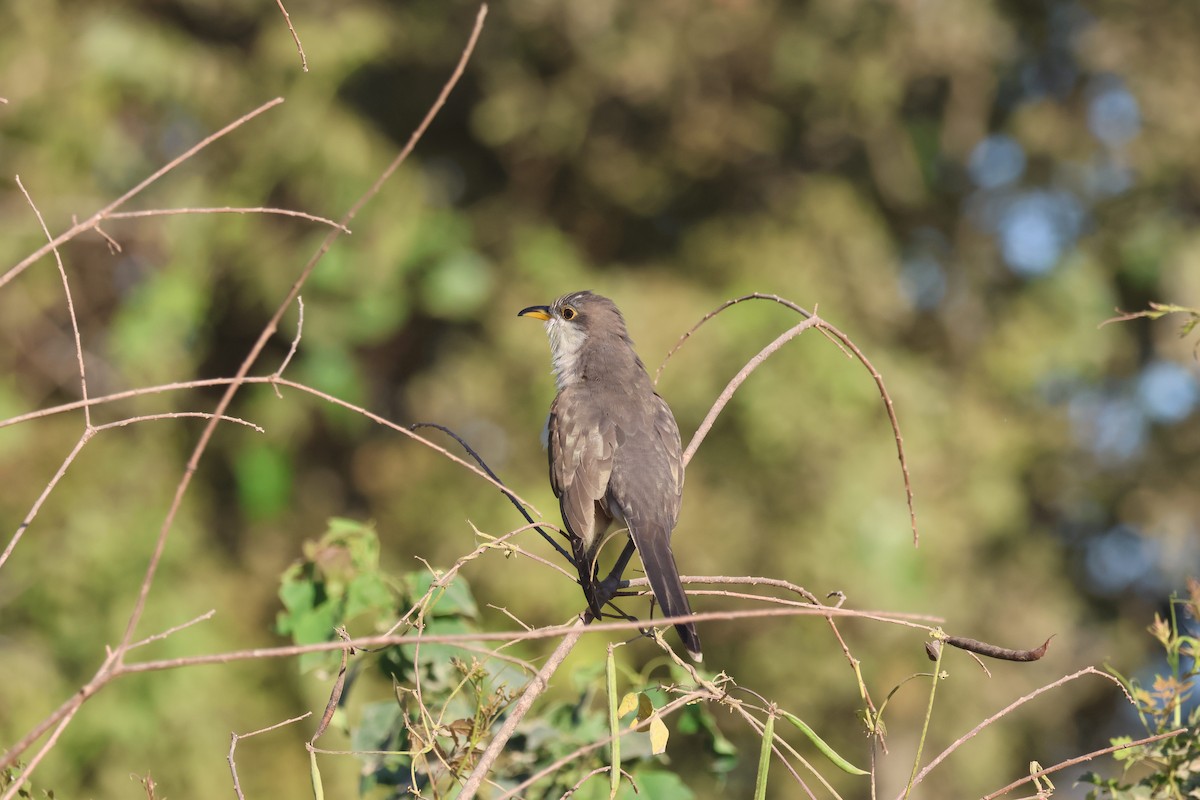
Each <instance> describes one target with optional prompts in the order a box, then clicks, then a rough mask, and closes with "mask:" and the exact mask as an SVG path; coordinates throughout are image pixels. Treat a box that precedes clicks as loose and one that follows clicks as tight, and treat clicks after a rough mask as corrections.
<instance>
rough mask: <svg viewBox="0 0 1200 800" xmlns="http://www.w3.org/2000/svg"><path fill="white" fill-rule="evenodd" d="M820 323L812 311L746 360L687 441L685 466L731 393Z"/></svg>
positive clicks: (684, 452) (684, 454)
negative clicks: (794, 340)
mask: <svg viewBox="0 0 1200 800" xmlns="http://www.w3.org/2000/svg"><path fill="white" fill-rule="evenodd" d="M820 323H821V319H820V318H819V317H817V316H816V314H815V313H814V314H813V316H811V317H809V318H808V319H806V320H804V322H801V323H800V324H799V325H796V326H794V327H792V328H790V329H789V330H787V331H785V332H784V333H781V334H780V335H779V336H778V337H777V338H776V339H775V341H773V342H771V343H770V344H769V345H767V346H766V347H764V348H763V349H762V350H759V351H758V354H757V355H755V356H754V358H752V359H750V360H749V361H747V362H746V365H745V366H744V367H742V368H741V369H740V370H739V371H738V374H737V375H734V376H733V378H732V379H731V380H730V381H729V383H728V384H726V386H725V389H724V390H723V391H722V392H721V394H720V396H718V397H717V400H716V402H714V403H713V404H712V408H710V409H709V410H708V415H707V416H705V417H704V421H703V422H701V423H700V427H699V428H697V429H696V433H695V434H693V435H692V440H691V441H690V442H688V446H687V449H686V450H684V451H683V465H684V466H685V467H686V466H687V465H688V463H689V462H690V461H691V460H692V456H693V455H695V454H696V449H697V448H698V447H700V443H701V442H703V441H704V437H705V436H707V435H708V431H709V430H710V429H711V428H712V426H713V423H714V422H716V419H717V416H718V415H720V413H721V411H722V410H724V408H725V406H726V405H727V404H728V403H729V401H730V399H732V398H733V393H734V392H736V391H737V390H738V387H739V386H741V385H742V384H743V383H745V381H746V379H747V378H749V377H750V374H751V373H752V372H754V370H756V369H758V368H759V366H761V365H762V363H763V362H764V361H766V360H767V359H768V358H770V356H771V354H772V353H774V352H775V351H777V350H779V348H781V347H783V346H784V345H785V344H787V343H788V342H790V341H791V340H792V339H794V338H796V337H797V336H799V335H800V334H802V333H804V331H806V330H808V329H809V328H812V327H815V326H817V325H819V324H820Z"/></svg>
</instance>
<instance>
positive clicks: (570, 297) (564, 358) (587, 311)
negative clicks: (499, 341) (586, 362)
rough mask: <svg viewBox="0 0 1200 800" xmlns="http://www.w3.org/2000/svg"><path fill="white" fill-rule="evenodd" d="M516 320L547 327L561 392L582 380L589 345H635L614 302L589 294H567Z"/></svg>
mask: <svg viewBox="0 0 1200 800" xmlns="http://www.w3.org/2000/svg"><path fill="white" fill-rule="evenodd" d="M517 316H518V317H532V318H533V319H540V320H542V321H544V322H545V323H546V335H547V336H548V337H549V338H550V357H551V360H552V362H553V365H554V376H555V379H556V380H557V382H558V388H559V389H562V388H563V387H565V386H569V385H571V384H572V383H574V382H575V381H577V380H579V378H580V377H581V370H582V363H581V362H582V359H581V353H582V351H583V350H584V348H585V347H586V346H587V345H588V343H589V342H591V343H593V344H599V343H601V342H606V341H609V342H612V343H614V344H615V343H617V342H616V341H612V340H619V343H621V344H623V345H625V346H631V344H632V343H631V342H630V341H629V334H628V333H627V332H626V330H625V320H624V318H623V317H622V316H621V312H620V311H618V310H617V307H616V305H615V304H614V303H613V301H612V300H609V299H608V298H607V297H603V296H601V295H598V294H595V293H593V292H589V291H586V290H585V291H581V292H571V293H570V294H565V295H563V296H562V297H560V298H558V299H557V300H555V301H554V302H553V303H551V304H550V305H548V306H529V307H528V308H523V309H521V310H520V311H519V312H517ZM630 352H632V348H631V347H630Z"/></svg>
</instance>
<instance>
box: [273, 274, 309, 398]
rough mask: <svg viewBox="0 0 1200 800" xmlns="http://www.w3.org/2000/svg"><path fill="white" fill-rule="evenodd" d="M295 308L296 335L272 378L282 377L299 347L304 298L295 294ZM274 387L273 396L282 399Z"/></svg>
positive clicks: (302, 329)
mask: <svg viewBox="0 0 1200 800" xmlns="http://www.w3.org/2000/svg"><path fill="white" fill-rule="evenodd" d="M296 308H297V314H298V316H297V318H296V335H295V336H293V337H292V346H291V347H289V348H288V352H287V355H286V356H284V357H283V361H282V362H280V364H279V369H277V370H275V372H274V373H273V374H272V375H271V377H272V378H282V377H283V371H284V370H285V369H287V367H288V364H290V363H292V358H293V357H295V355H296V351H297V350H298V349H299V348H300V337H301V336H302V335H303V333H304V298H303V297H301V296H300V295H296ZM274 389H275V396H276V397H278V398H279V399H280V400H282V399H283V395H282V394H280V393H279V387H278V386H275V387H274Z"/></svg>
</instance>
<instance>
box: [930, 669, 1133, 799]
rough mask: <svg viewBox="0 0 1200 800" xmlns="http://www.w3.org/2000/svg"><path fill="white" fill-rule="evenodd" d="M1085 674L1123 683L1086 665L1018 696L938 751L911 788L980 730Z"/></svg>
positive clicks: (1118, 683) (1119, 683)
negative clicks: (1039, 696)
mask: <svg viewBox="0 0 1200 800" xmlns="http://www.w3.org/2000/svg"><path fill="white" fill-rule="evenodd" d="M1084 675H1099V676H1100V677H1101V678H1104V679H1105V680H1109V681H1112V682H1113V683H1115V684H1117V685H1118V686H1120V685H1121V682H1120V681H1118V680H1117V679H1116V678H1114V677H1113V676H1111V675H1109V674H1108V673H1106V672H1101V671H1100V670H1098V669H1096V668H1095V667H1085V668H1083V669H1081V670H1079V671H1078V672H1072V673H1071V674H1070V675H1064V676H1063V677H1061V678H1059V679H1058V680H1056V681H1054V682H1053V683H1048V684H1046V685H1045V686H1042V687H1040V688H1038V689H1036V690H1034V691H1032V692H1030V693H1029V694H1027V695H1023V696H1022V697H1019V698H1017V699H1016V700H1014V701H1013V702H1011V703H1009V704H1008V705H1007V706H1005V707H1004V708H1002V709H1001V710H1000V711H997V712H996V713H995V714H993V715H991V716H990V717H988V718H987V719H985V720H984V721H983V722H981V723H979V724H978V725H976V726H975V727H974V728H972V729H971V730H969V731H967V732H966V733H964V734H963V735H962V736H960V737H958V738H957V739H955V740H954V741H953V742H952V743H951V744H950V746H949V747H947V748H946V749H945V750H943V751H942V752H940V753H938V755H937V757H936V758H934V759H933V760H932V761H930V762H929V763H928V764H926V765H925V767H924V769H922V770H921V771H920V772H919V773H918V774H917V775H916V777H914V778H913V779H912V781H911V782H910V783H909V788H911V787H914V786H916V785H917V784H918V783H920V782H921V781H922V780H924V779H925V776H926V775H928V774H929V773H930V772H931V771H932V770H933V768H934V767H936V766H937V765H938V764H940V763H942V762H943V761H944V760H946V758H947V757H948V756H949V755H950V754H951V753H953V752H954V751H955V750H957V749H958V748H959V747H961V746H962V745H964V744H966V743H967V742H968V741H970V740H971V739H973V738H975V736H976V735H977V734H978V733H979V732H980V731H982V730H983V729H984V728H986V727H987V726H989V725H991V724H992V723H993V722H995V721H996V720H998V719H1000V718H1001V717H1004V716H1007V715H1008V714H1010V713H1012V711H1013V710H1015V709H1017V708H1019V707H1021V706H1023V705H1024V704H1025V703H1028V702H1029V701H1030V700H1032V699H1033V698H1035V697H1037V696H1038V695H1041V694H1044V693H1046V692H1048V691H1050V690H1051V689H1057V688H1058V687H1059V686H1062V685H1063V684H1065V683H1070V682H1071V681H1073V680H1075V679H1076V678H1080V677H1083V676H1084Z"/></svg>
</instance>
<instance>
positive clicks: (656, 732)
mask: <svg viewBox="0 0 1200 800" xmlns="http://www.w3.org/2000/svg"><path fill="white" fill-rule="evenodd" d="M670 735H671V733H670V731H668V730H667V726H666V724H665V723H663V721H662V720H661V719H659V718H658V717H654V718H653V719H651V720H650V752H652V753H654V755H656V756H660V755H662V754H663V753H665V752H667V739H668V738H669V737H670Z"/></svg>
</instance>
